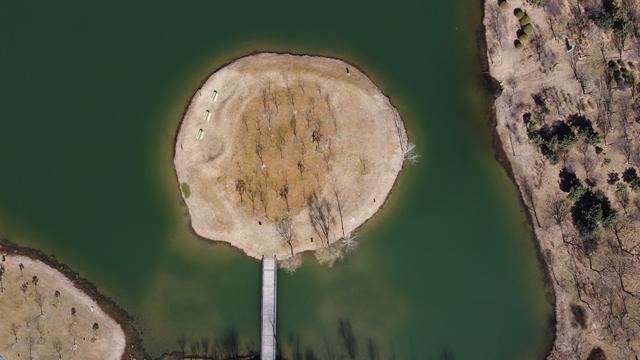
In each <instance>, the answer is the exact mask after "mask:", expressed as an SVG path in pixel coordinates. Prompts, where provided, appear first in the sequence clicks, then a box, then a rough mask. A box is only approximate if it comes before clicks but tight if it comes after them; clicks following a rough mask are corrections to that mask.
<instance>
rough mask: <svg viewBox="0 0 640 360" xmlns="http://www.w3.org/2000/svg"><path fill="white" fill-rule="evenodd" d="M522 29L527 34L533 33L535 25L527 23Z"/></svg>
mask: <svg viewBox="0 0 640 360" xmlns="http://www.w3.org/2000/svg"><path fill="white" fill-rule="evenodd" d="M522 31H524V33H525V34H527V35H531V34H533V25H531V24H527V25H525V26H523V27H522Z"/></svg>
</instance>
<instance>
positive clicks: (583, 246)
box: [484, 0, 640, 360]
mask: <svg viewBox="0 0 640 360" xmlns="http://www.w3.org/2000/svg"><path fill="white" fill-rule="evenodd" d="M484 11H485V17H484V25H485V34H486V55H487V69H486V70H488V71H489V72H490V75H491V76H492V77H493V78H494V87H495V88H496V91H495V103H494V108H495V118H496V136H497V139H496V140H497V145H496V148H497V151H498V152H499V153H500V154H502V155H501V157H502V160H504V165H505V166H506V168H507V170H508V171H509V172H510V173H511V174H512V175H513V179H514V181H515V182H516V184H517V185H518V187H519V189H520V194H521V196H522V200H523V203H524V204H525V206H526V207H527V209H528V213H529V215H530V219H531V223H532V227H533V229H534V231H535V236H536V238H537V241H538V247H539V250H540V258H541V261H542V263H543V265H544V267H545V268H546V269H547V270H548V271H547V274H548V276H547V278H548V284H549V287H550V288H552V293H553V294H554V295H555V296H554V297H555V304H554V305H555V324H554V327H555V329H554V331H555V339H554V344H553V347H552V348H551V349H550V352H549V354H548V358H549V359H574V358H575V359H590V360H598V359H599V360H602V359H637V358H638V356H639V354H640V177H639V176H638V170H640V140H639V139H640V98H639V97H638V90H640V88H639V87H638V79H639V77H638V75H639V72H638V70H640V67H639V66H640V64H639V62H638V61H639V60H640V58H639V55H640V51H639V49H640V38H639V35H640V33H639V28H640V6H639V4H638V1H637V0H597V1H596V0H587V1H574V0H572V1H564V0H546V1H545V0H535V1H534V0H529V1H524V0H508V1H507V0H489V1H485V4H484ZM497 84H499V85H497Z"/></svg>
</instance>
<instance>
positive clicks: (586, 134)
mask: <svg viewBox="0 0 640 360" xmlns="http://www.w3.org/2000/svg"><path fill="white" fill-rule="evenodd" d="M568 122H569V125H570V126H571V127H575V128H578V131H577V133H578V136H579V137H580V138H582V140H584V142H586V143H587V144H589V145H594V146H596V145H597V144H599V143H600V141H601V140H602V139H601V138H600V134H599V133H598V132H597V131H596V130H595V129H594V128H593V124H592V123H591V120H589V119H587V118H586V117H585V116H584V115H578V114H573V115H571V116H569V121H568Z"/></svg>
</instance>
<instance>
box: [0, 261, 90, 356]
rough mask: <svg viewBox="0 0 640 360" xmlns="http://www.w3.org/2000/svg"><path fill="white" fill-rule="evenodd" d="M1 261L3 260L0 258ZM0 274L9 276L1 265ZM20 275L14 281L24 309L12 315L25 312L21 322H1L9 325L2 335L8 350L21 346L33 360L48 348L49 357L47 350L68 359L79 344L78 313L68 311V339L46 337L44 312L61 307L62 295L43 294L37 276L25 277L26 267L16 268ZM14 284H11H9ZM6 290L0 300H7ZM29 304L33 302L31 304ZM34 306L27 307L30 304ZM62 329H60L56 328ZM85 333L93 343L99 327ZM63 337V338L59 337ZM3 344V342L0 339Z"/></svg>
mask: <svg viewBox="0 0 640 360" xmlns="http://www.w3.org/2000/svg"><path fill="white" fill-rule="evenodd" d="M3 258H4V257H3ZM0 269H1V270H2V271H1V272H0V273H1V274H2V275H4V276H5V279H6V276H8V275H10V274H8V271H7V268H6V267H5V266H4V264H0ZM18 269H19V274H17V276H16V277H15V286H16V289H15V290H19V291H20V292H21V293H22V296H23V297H24V298H23V299H22V302H23V306H26V308H23V309H15V311H21V312H24V314H23V322H19V321H15V320H9V319H3V320H6V321H12V322H10V324H9V327H8V332H9V333H8V334H5V335H6V336H5V337H6V339H10V340H11V342H10V343H8V346H9V348H14V347H16V346H23V347H24V349H26V351H27V353H26V358H27V359H30V360H32V359H34V358H35V356H36V353H37V351H36V350H38V349H39V348H47V350H46V351H47V352H49V353H51V350H49V347H50V348H51V349H52V350H53V353H55V354H56V355H57V357H58V359H63V358H67V354H70V353H71V352H72V351H74V350H75V348H76V346H77V344H78V336H80V335H79V331H82V329H77V322H78V321H77V311H76V309H75V308H74V307H72V308H70V311H69V314H70V316H69V318H68V320H69V321H68V323H67V324H66V326H67V331H68V334H69V335H68V336H62V335H61V333H60V332H54V333H49V332H47V331H46V330H45V325H46V324H45V322H46V321H47V320H46V315H47V311H51V308H49V306H51V307H53V308H57V307H58V306H59V305H60V303H61V298H62V294H61V293H60V291H59V290H54V292H53V293H52V294H46V293H45V292H44V291H42V290H41V289H40V287H39V285H40V283H41V280H40V278H39V277H38V276H37V275H33V276H31V277H28V276H25V266H24V264H22V263H20V264H19V265H18ZM12 284H14V282H12ZM6 289H7V286H4V288H3V292H1V293H0V296H3V295H4V296H8V295H7V294H6V291H4V290H6ZM31 301H32V302H31ZM30 303H31V304H34V306H32V307H30V306H29V304H30ZM34 308H35V313H33V314H31V311H32V310H33V309H34ZM58 326H63V325H58ZM84 331H86V332H88V331H91V334H92V337H91V338H90V339H89V340H90V341H92V342H93V341H96V340H97V339H98V337H99V333H100V325H99V324H98V323H97V322H96V323H93V325H92V327H91V329H84ZM61 336H62V337H61ZM2 340H4V339H2Z"/></svg>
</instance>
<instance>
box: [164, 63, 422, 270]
mask: <svg viewBox="0 0 640 360" xmlns="http://www.w3.org/2000/svg"><path fill="white" fill-rule="evenodd" d="M410 156H412V147H411V146H410V145H409V144H408V142H407V135H406V132H405V127H404V124H403V122H402V119H401V117H400V115H399V113H398V111H397V110H396V109H395V108H394V106H393V105H392V104H391V102H390V101H389V99H388V98H387V97H386V96H385V95H384V94H383V93H382V92H381V91H380V90H379V89H378V88H377V87H376V85H375V84H374V83H373V82H372V81H371V80H370V79H369V78H368V77H367V76H366V75H365V74H364V73H363V72H362V71H360V70H359V69H358V68H357V67H355V66H353V65H351V64H348V63H346V62H344V61H342V60H338V59H332V58H325V57H318V56H301V55H291V54H276V53H260V54H255V55H250V56H246V57H243V58H240V59H237V60H235V61H233V62H231V63H229V64H227V65H225V66H223V67H222V68H220V69H218V70H217V71H215V72H214V73H213V74H212V75H211V76H209V77H208V78H207V79H206V81H205V82H204V83H203V84H202V86H201V87H200V88H199V89H198V90H197V91H196V93H195V94H194V96H193V98H192V99H191V102H190V103H189V105H188V107H187V109H186V111H185V113H184V116H183V118H182V122H181V125H180V127H179V132H178V134H177V136H176V143H175V157H174V164H175V169H176V173H177V177H178V181H179V183H180V187H181V190H182V196H183V198H184V201H185V202H186V205H187V207H188V210H189V214H190V216H191V224H192V226H193V229H194V230H195V232H196V233H197V234H198V235H200V236H202V237H204V238H206V239H210V240H219V241H224V242H227V243H229V244H231V245H233V246H235V247H237V248H239V249H241V250H242V251H244V252H245V253H246V254H247V255H249V256H251V257H254V258H261V257H262V256H276V257H277V258H278V259H279V260H282V259H287V258H290V257H292V256H294V255H295V254H297V253H300V252H304V251H310V250H317V249H326V248H329V247H330V246H331V245H332V244H337V243H340V244H343V243H346V244H347V246H348V245H349V243H350V241H351V239H352V237H353V233H354V231H355V230H356V229H357V228H358V227H359V226H360V225H362V224H363V223H364V222H365V221H367V220H368V219H369V218H370V217H371V216H373V215H374V214H375V213H376V211H378V210H379V209H380V208H381V207H382V205H383V204H384V203H385V200H386V198H387V196H388V195H389V193H390V191H391V189H392V187H393V185H394V183H395V181H396V178H397V176H398V173H399V172H400V170H401V169H402V166H403V163H404V160H405V158H406V157H410Z"/></svg>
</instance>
